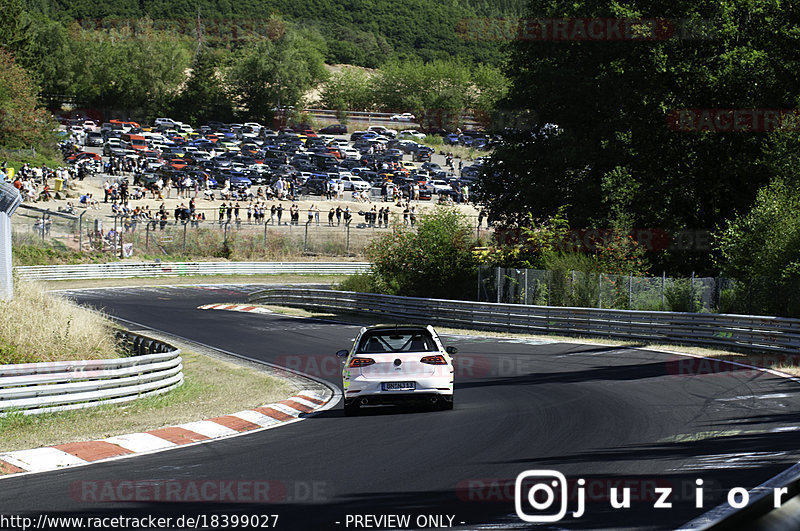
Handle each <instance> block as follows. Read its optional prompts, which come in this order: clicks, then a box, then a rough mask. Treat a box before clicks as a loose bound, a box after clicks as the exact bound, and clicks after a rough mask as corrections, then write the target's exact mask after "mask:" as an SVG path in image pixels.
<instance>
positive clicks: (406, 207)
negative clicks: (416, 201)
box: [403, 203, 411, 225]
mask: <svg viewBox="0 0 800 531" xmlns="http://www.w3.org/2000/svg"><path fill="white" fill-rule="evenodd" d="M410 212H411V211H410V210H409V209H408V203H406V206H405V208H403V225H408V215H409V213H410Z"/></svg>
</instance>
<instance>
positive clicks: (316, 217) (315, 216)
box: [314, 205, 319, 227]
mask: <svg viewBox="0 0 800 531" xmlns="http://www.w3.org/2000/svg"><path fill="white" fill-rule="evenodd" d="M314 222H315V223H316V224H317V227H319V207H318V206H317V205H314Z"/></svg>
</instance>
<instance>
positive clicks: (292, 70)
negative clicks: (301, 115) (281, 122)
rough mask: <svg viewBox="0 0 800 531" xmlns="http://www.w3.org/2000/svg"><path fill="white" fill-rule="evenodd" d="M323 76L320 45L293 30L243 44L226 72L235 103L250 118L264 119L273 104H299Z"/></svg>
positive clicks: (269, 114) (273, 107)
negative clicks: (276, 36)
mask: <svg viewBox="0 0 800 531" xmlns="http://www.w3.org/2000/svg"><path fill="white" fill-rule="evenodd" d="M326 76H327V72H326V71H325V68H324V60H323V56H322V53H321V52H320V51H319V49H317V47H316V46H315V44H314V43H313V42H312V41H310V40H309V39H306V38H305V37H304V36H302V35H300V34H299V33H295V32H292V31H287V32H286V33H285V34H284V35H282V36H281V37H280V38H278V39H276V40H259V41H256V42H254V43H252V44H250V45H247V46H245V47H243V48H242V49H240V50H239V51H238V52H237V53H236V55H235V56H234V58H233V62H232V64H231V67H230V68H229V69H228V70H227V72H226V80H227V84H228V86H229V90H230V94H231V96H232V97H233V101H234V103H235V104H237V105H239V106H241V107H242V108H243V109H244V111H245V113H246V115H247V116H249V117H250V118H251V119H253V120H257V121H260V122H267V123H268V122H269V121H271V120H272V117H273V116H274V114H275V111H274V109H275V108H277V107H288V106H292V107H294V106H298V105H299V104H300V101H301V99H302V97H303V93H304V92H305V91H307V90H308V89H310V88H311V87H313V86H315V85H316V84H317V83H319V82H320V81H322V80H324V79H325V77H326Z"/></svg>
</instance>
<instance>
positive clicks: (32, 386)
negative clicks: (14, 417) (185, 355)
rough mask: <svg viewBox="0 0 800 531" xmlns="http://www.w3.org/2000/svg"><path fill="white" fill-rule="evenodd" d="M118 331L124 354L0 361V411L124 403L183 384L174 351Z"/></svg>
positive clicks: (29, 411)
mask: <svg viewBox="0 0 800 531" xmlns="http://www.w3.org/2000/svg"><path fill="white" fill-rule="evenodd" d="M120 335H121V339H122V341H123V343H124V344H126V346H127V347H128V349H129V350H130V351H131V353H132V355H131V356H130V357H126V358H115V359H107V360H82V361H57V362H52V363H21V364H17V365H0V415H4V414H7V413H8V412H9V411H19V412H21V413H24V414H26V415H34V414H38V413H45V412H51V411H65V410H69V409H81V408H87V407H94V406H98V405H100V404H109V403H115V402H127V401H130V400H135V399H137V398H140V397H144V396H150V395H155V394H160V393H165V392H167V391H169V390H171V389H174V388H176V387H178V386H179V385H181V384H182V383H183V362H182V359H181V356H180V350H179V349H177V348H175V347H173V346H171V345H168V344H166V343H162V342H161V341H156V340H155V339H150V338H148V337H144V336H140V335H138V334H131V333H127V332H122V333H120Z"/></svg>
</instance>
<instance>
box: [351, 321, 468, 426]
mask: <svg viewBox="0 0 800 531" xmlns="http://www.w3.org/2000/svg"><path fill="white" fill-rule="evenodd" d="M455 353H456V348H455V347H447V348H445V347H444V345H442V342H441V340H440V339H439V335H438V334H437V333H436V331H435V330H434V329H433V327H432V326H430V325H428V326H425V327H423V326H414V325H377V326H370V327H365V328H362V329H361V331H360V332H359V334H358V337H356V339H355V340H354V342H353V347H352V348H351V349H350V350H340V351H339V352H337V353H336V355H337V356H338V357H339V358H342V359H343V360H344V367H343V368H342V388H343V389H344V412H345V414H346V415H348V416H353V415H357V414H358V412H359V408H360V407H362V406H376V405H385V404H398V403H424V404H429V405H432V406H435V407H438V408H439V409H453V377H454V374H455V370H454V369H453V359H452V356H453V355H454V354H455Z"/></svg>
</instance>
